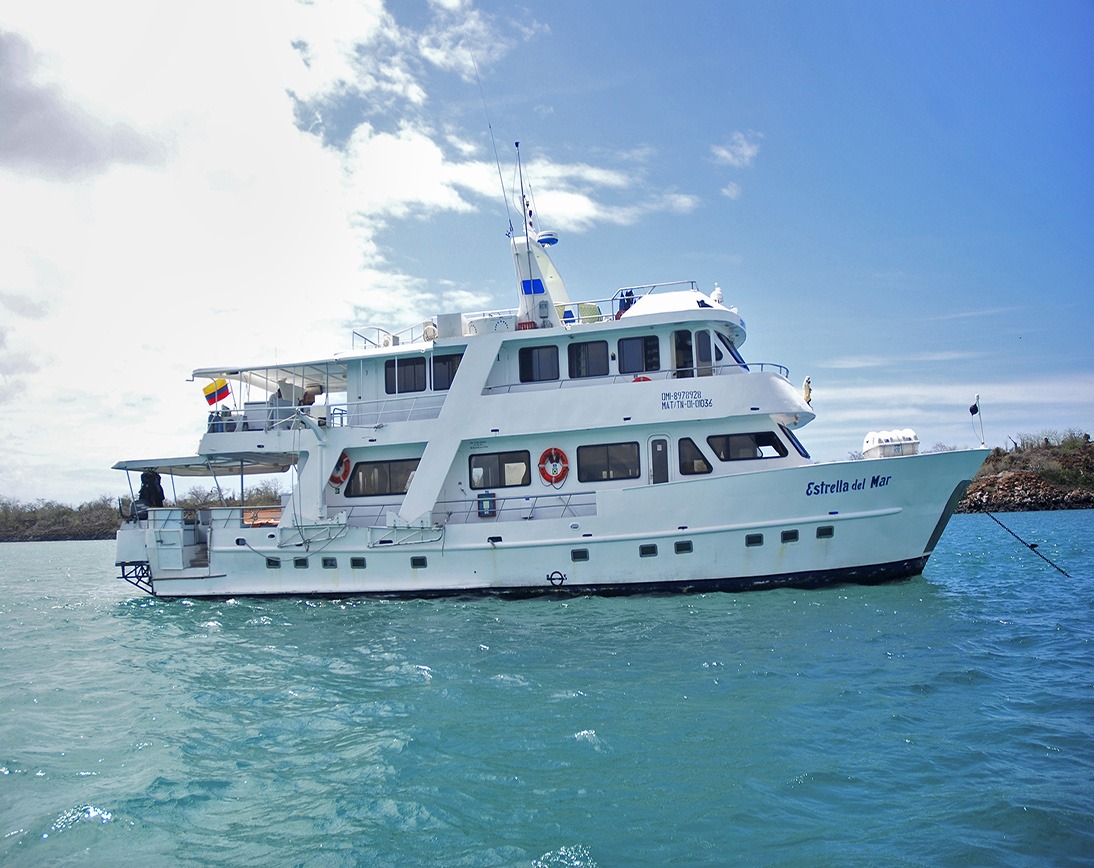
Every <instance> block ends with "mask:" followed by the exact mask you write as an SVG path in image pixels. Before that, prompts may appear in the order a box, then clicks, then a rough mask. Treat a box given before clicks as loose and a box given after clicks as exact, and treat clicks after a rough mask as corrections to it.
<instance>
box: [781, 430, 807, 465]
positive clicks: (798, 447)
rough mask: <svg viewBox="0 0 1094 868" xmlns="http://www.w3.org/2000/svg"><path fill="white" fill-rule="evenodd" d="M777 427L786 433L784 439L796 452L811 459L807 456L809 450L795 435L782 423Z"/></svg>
mask: <svg viewBox="0 0 1094 868" xmlns="http://www.w3.org/2000/svg"><path fill="white" fill-rule="evenodd" d="M779 427H780V428H781V429H782V432H783V434H785V435H786V439H787V440H789V441H790V445H791V446H793V447H794V449H796V450H797V452H798V454H799V455H800V456H801V457H802V458H805V459H806V460H812V459H810V457H809V452H808V451H807V450H806V448H805V446H803V445H802V442H801V441H800V440H799V439H798V437H797V435H796V434H795V433H794V432H793V431H791V430H790V429H789V428H788V427H786V426H785V425H783V424H780V425H779Z"/></svg>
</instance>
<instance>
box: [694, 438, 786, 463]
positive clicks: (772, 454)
mask: <svg viewBox="0 0 1094 868" xmlns="http://www.w3.org/2000/svg"><path fill="white" fill-rule="evenodd" d="M707 443H708V444H709V446H710V448H711V449H713V450H714V454H715V455H717V456H718V460H719V461H747V460H748V459H751V458H785V457H786V456H787V454H788V452H787V449H786V446H784V445H783V442H782V441H781V440H780V439H779V436H778V435H777V434H776V433H775V432H774V431H758V432H756V433H755V434H712V435H711V436H710V437H708V438H707Z"/></svg>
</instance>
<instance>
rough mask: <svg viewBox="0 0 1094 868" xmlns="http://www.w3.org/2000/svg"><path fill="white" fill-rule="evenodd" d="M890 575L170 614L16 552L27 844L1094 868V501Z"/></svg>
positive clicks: (13, 631) (184, 859)
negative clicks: (867, 583) (827, 584)
mask: <svg viewBox="0 0 1094 868" xmlns="http://www.w3.org/2000/svg"><path fill="white" fill-rule="evenodd" d="M1002 519H1003V520H1004V521H1005V522H1006V523H1007V525H1008V526H1010V527H1011V528H1013V529H1014V530H1015V531H1016V532H1017V533H1018V534H1020V535H1021V536H1022V537H1023V538H1025V539H1027V540H1029V541H1035V542H1038V543H1039V544H1040V548H1039V551H1042V552H1044V553H1045V554H1046V555H1047V556H1048V557H1050V558H1051V559H1052V560H1054V561H1056V562H1057V563H1058V564H1059V565H1060V566H1061V567H1063V568H1064V569H1065V570H1067V572H1069V573H1070V574H1071V576H1072V578H1070V579H1068V578H1065V577H1064V576H1062V575H1061V574H1060V573H1058V572H1056V571H1055V570H1053V569H1052V568H1051V567H1050V566H1049V565H1048V564H1046V563H1045V562H1044V561H1042V560H1040V559H1039V558H1037V557H1035V556H1034V555H1033V554H1032V553H1031V552H1030V551H1029V550H1027V549H1024V548H1023V547H1022V546H1021V545H1019V544H1018V543H1016V542H1015V541H1014V539H1013V538H1012V537H1010V536H1009V535H1007V534H1006V533H1005V532H1004V531H1003V530H1002V529H1001V528H999V527H998V526H996V525H994V524H993V523H992V522H991V521H990V519H988V518H987V517H985V516H977V515H969V516H956V517H955V518H954V520H953V522H952V523H951V525H950V529H949V530H948V531H947V534H946V536H945V537H944V538H943V541H942V543H941V545H940V547H939V549H938V551H937V552H936V554H935V556H934V557H933V558H932V560H931V562H930V564H929V565H928V567H927V570H926V572H925V575H924V576H923V577H920V578H916V579H913V580H910V581H906V582H901V583H897V584H891V585H884V586H879V587H857V586H841V587H836V588H829V589H824V590H815V591H796V590H778V591H763V592H754V593H747V594H723V593H712V594H704V595H695V596H646V597H629V598H611V599H606V598H598V597H580V598H575V599H568V600H554V599H536V600H522V601H512V600H495V599H458V600H409V601H383V600H369V599H359V598H358V599H353V598H349V599H341V600H331V599H322V600H318V599H276V600H261V599H236V600H228V601H158V600H154V599H152V598H149V597H146V596H144V595H142V594H140V592H138V591H136V590H135V589H133V588H131V587H130V586H129V585H126V584H124V583H122V582H119V581H117V580H115V579H114V578H113V576H114V567H113V544H112V543H110V542H93V543H87V542H80V543H42V544H34V543H19V544H5V545H0V584H2V587H3V593H2V594H0V613H2V624H3V631H2V633H0V863H3V864H10V865H50V866H53V865H84V864H90V865H136V864H139V865H175V864H183V865H186V864H194V865H232V866H239V865H263V866H265V865H316V866H325V865H399V866H403V865H422V864H444V865H473V866H479V865H532V866H615V865H643V864H645V865H665V864H677V865H723V864H737V863H745V864H750V865H752V864H760V865H790V864H829V865H856V864H858V865H867V864H869V865H874V864H885V865H924V864H933V865H950V864H963V865H964V864H973V865H1044V864H1061V865H1063V864H1076V865H1078V864H1090V863H1091V860H1092V859H1094V683H1092V682H1094V605H1092V603H1094V584H1092V582H1094V512H1092V511H1081V512H1070V513H1028V514H1022V515H1004V516H1002Z"/></svg>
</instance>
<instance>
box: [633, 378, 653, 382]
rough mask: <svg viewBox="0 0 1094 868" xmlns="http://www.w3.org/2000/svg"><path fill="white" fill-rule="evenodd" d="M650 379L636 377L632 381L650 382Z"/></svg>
mask: <svg viewBox="0 0 1094 868" xmlns="http://www.w3.org/2000/svg"><path fill="white" fill-rule="evenodd" d="M649 381H650V378H649V377H635V378H634V379H633V380H631V382H632V383H648V382H649Z"/></svg>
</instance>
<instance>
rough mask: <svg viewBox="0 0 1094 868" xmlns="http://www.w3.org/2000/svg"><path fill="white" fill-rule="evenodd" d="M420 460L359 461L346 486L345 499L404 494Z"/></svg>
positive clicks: (354, 466)
mask: <svg viewBox="0 0 1094 868" xmlns="http://www.w3.org/2000/svg"><path fill="white" fill-rule="evenodd" d="M419 461H421V459H420V458H401V459H397V460H395V461H359V462H357V464H355V465H353V472H352V473H351V474H350V475H349V481H348V482H347V484H346V492H345V494H346V497H379V496H381V495H387V494H406V490H407V489H408V488H410V480H411V478H412V477H413V476H414V471H415V470H417V469H418V462H419Z"/></svg>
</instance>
